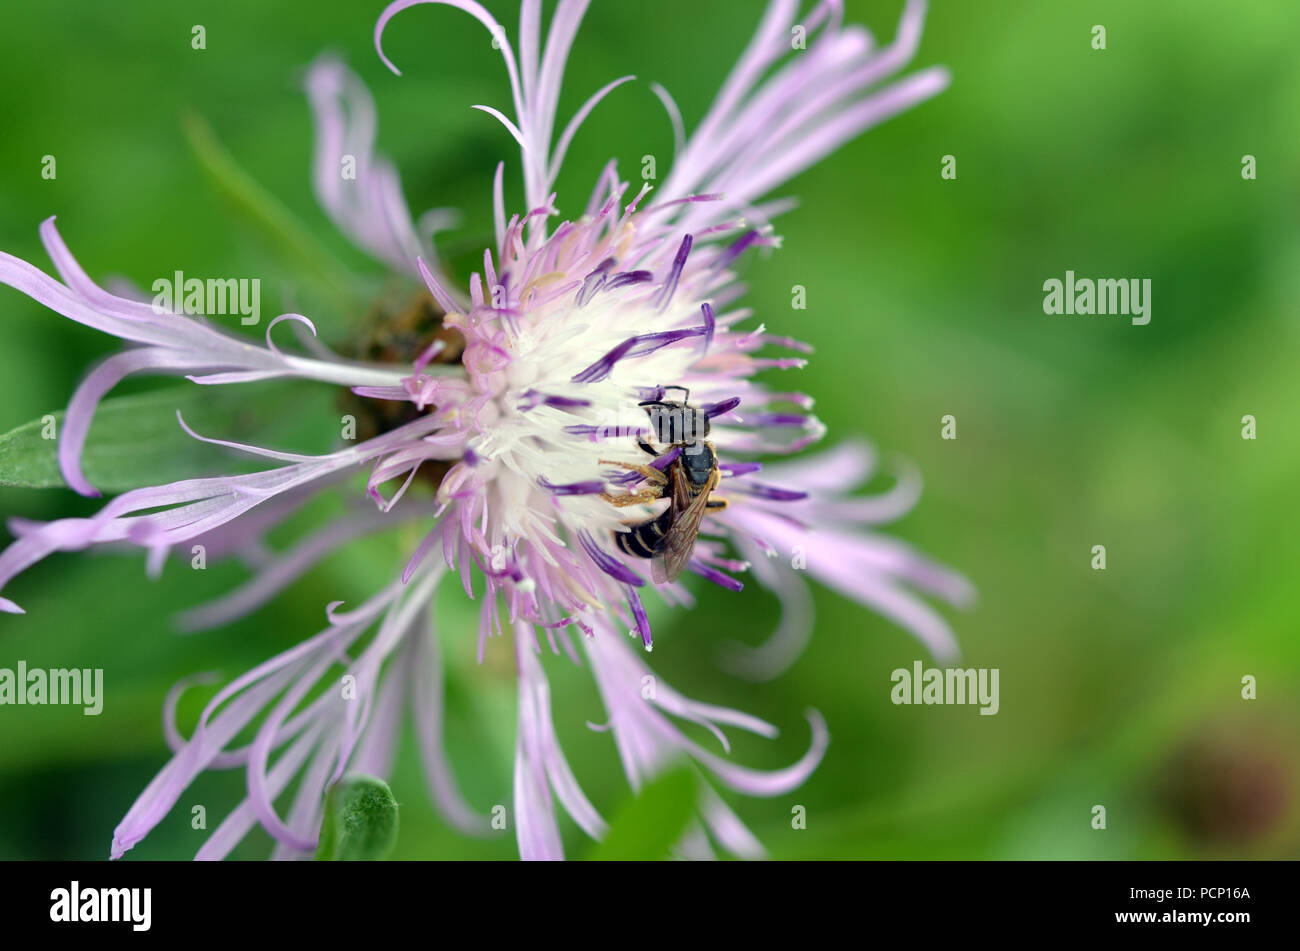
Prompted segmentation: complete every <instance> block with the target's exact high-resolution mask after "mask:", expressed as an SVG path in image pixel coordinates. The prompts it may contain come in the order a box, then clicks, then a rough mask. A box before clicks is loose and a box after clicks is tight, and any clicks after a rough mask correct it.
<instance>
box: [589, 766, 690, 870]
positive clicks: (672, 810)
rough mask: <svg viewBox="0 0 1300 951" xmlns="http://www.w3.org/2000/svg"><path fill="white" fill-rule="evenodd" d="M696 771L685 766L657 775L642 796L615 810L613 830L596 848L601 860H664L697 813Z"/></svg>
mask: <svg viewBox="0 0 1300 951" xmlns="http://www.w3.org/2000/svg"><path fill="white" fill-rule="evenodd" d="M696 796H697V789H696V780H695V772H694V770H693V769H691V768H690V767H689V766H681V767H678V768H677V769H673V770H670V771H668V772H666V773H663V774H661V775H659V776H657V777H655V778H654V779H653V780H652V781H651V782H649V783H648V784H646V786H645V788H644V789H642V790H641V795H639V796H637V797H636V798H635V799H633V800H631V801H629V802H627V803H626V804H624V805H623V807H622V808H620V809H619V810H618V812H617V813H615V815H614V818H613V820H612V821H611V822H610V826H609V832H608V833H607V834H606V835H605V838H604V839H602V840H601V841H600V842H599V843H598V844H597V845H596V847H595V848H594V849H593V850H592V852H591V855H590V858H591V859H593V860H594V861H601V862H611V861H613V862H620V861H637V860H644V859H664V858H668V857H669V850H670V849H671V848H672V847H673V846H674V845H676V844H677V841H678V840H679V839H680V838H681V837H682V834H683V833H684V832H685V831H686V825H687V823H689V822H690V821H691V817H692V816H694V815H695V802H696Z"/></svg>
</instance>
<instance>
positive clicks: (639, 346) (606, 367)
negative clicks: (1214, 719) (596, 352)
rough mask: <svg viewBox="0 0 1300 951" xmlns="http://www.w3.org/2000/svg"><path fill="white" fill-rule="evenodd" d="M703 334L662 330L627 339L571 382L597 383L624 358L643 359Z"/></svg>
mask: <svg viewBox="0 0 1300 951" xmlns="http://www.w3.org/2000/svg"><path fill="white" fill-rule="evenodd" d="M705 332H706V331H705V328H704V327H691V328H688V329H686V330H663V331H660V332H659V333H652V334H641V335H640V336H638V337H628V338H627V339H626V340H624V341H623V342H622V343H620V344H619V345H618V346H617V347H615V348H614V349H613V350H611V351H609V353H607V354H605V355H604V356H603V357H601V358H600V359H599V360H597V361H596V362H595V363H593V364H592V365H591V366H589V367H587V368H586V369H585V370H583V371H582V372H581V373H578V374H575V375H574V377H573V382H574V383H599V382H600V381H601V380H603V379H605V378H606V377H608V376H609V374H610V372H611V371H612V370H613V369H614V364H616V363H618V361H620V360H622V359H623V358H624V357H643V356H645V355H646V354H648V353H654V352H655V351H656V350H660V349H662V348H664V347H667V346H669V345H670V344H674V343H677V342H678V341H679V340H686V339H687V338H689V337H700V336H703V335H704V333H705Z"/></svg>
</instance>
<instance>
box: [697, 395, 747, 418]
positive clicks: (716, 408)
mask: <svg viewBox="0 0 1300 951" xmlns="http://www.w3.org/2000/svg"><path fill="white" fill-rule="evenodd" d="M739 405H740V397H739V396H732V397H730V398H729V399H725V400H722V401H720V402H717V403H709V404H707V405H706V406H705V407H704V415H705V416H706V417H708V418H709V419H712V418H713V417H715V416H725V415H726V414H727V413H730V412H731V411H732V410H733V409H735V408H736V407H737V406H739Z"/></svg>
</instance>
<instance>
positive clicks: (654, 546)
mask: <svg viewBox="0 0 1300 951" xmlns="http://www.w3.org/2000/svg"><path fill="white" fill-rule="evenodd" d="M671 522H672V510H671V509H664V511H663V513H662V514H661V515H660V516H659V517H658V518H652V519H651V520H650V521H648V522H642V523H641V524H640V525H634V526H633V527H632V528H630V529H628V530H627V531H626V532H615V533H614V544H615V545H616V546H617V547H618V550H619V551H621V552H623V553H624V554H627V555H631V556H632V557H633V558H651V557H653V556H654V553H655V552H656V551H658V550H659V546H660V545H662V544H663V540H664V535H666V534H667V533H668V527H669V525H670V523H671Z"/></svg>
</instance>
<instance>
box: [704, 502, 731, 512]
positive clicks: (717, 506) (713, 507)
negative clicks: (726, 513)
mask: <svg viewBox="0 0 1300 951" xmlns="http://www.w3.org/2000/svg"><path fill="white" fill-rule="evenodd" d="M730 504H731V503H730V502H728V501H727V500H726V499H709V501H707V502H705V503H704V507H705V508H706V509H708V510H709V511H710V512H721V511H722V510H723V509H725V508H726V507H727V506H728V505H730Z"/></svg>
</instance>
